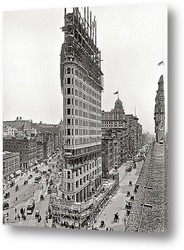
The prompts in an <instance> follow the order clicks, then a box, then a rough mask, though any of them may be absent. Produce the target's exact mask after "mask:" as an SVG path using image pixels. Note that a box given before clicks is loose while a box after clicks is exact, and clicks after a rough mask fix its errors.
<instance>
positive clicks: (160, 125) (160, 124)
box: [154, 75, 165, 142]
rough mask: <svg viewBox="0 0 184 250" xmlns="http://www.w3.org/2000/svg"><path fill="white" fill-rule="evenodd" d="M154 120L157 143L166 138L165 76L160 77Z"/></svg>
mask: <svg viewBox="0 0 184 250" xmlns="http://www.w3.org/2000/svg"><path fill="white" fill-rule="evenodd" d="M154 120H155V133H156V141H157V142H159V141H160V140H164V138H165V97H164V78H163V75H161V76H160V79H159V81H158V90H157V92H156V98H155V110H154Z"/></svg>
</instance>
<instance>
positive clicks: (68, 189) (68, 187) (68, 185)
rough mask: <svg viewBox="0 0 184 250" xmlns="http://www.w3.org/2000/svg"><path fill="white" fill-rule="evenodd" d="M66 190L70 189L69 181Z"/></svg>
mask: <svg viewBox="0 0 184 250" xmlns="http://www.w3.org/2000/svg"><path fill="white" fill-rule="evenodd" d="M67 191H70V183H67Z"/></svg>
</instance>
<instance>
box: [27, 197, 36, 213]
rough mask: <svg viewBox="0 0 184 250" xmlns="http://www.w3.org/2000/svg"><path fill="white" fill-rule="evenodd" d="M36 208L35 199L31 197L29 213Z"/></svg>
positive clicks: (28, 206) (28, 207)
mask: <svg viewBox="0 0 184 250" xmlns="http://www.w3.org/2000/svg"><path fill="white" fill-rule="evenodd" d="M34 208H35V200H34V199H33V198H31V199H30V200H29V202H28V205H27V214H32V213H33V210H34Z"/></svg>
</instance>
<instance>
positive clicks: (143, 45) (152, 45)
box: [3, 4, 167, 133]
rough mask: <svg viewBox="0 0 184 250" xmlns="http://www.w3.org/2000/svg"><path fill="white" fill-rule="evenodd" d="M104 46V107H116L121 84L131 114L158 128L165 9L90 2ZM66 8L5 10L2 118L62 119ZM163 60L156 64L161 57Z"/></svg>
mask: <svg viewBox="0 0 184 250" xmlns="http://www.w3.org/2000/svg"><path fill="white" fill-rule="evenodd" d="M90 10H92V12H93V15H95V16H96V19H97V44H98V47H99V48H100V50H101V51H102V59H103V62H102V71H103V73H104V92H103V94H102V109H104V110H105V111H109V110H111V109H112V108H113V107H114V102H115V100H116V98H117V95H113V93H114V92H116V91H117V90H119V94H120V95H119V97H120V99H121V100H122V102H123V106H124V109H125V113H126V114H130V113H132V114H135V107H136V114H137V116H138V118H139V121H140V123H141V124H142V125H143V129H144V130H148V131H150V132H151V133H153V132H154V120H153V113H154V104H155V103H154V102H155V95H156V90H157V88H158V85H157V83H158V80H159V77H160V75H161V74H164V78H165V91H166V93H165V94H166V97H167V74H166V73H167V72H166V68H167V56H166V51H167V46H166V37H167V33H166V9H165V7H163V6H161V5H159V4H154V5H153V4H149V5H142V4H140V5H121V6H109V7H95V8H94V7H93V8H92V7H91V8H90ZM63 12H64V11H63V9H50V10H26V11H10V12H4V17H3V97H4V98H3V113H4V114H3V119H4V120H14V119H15V118H16V117H17V116H21V117H22V118H23V119H32V120H33V121H34V122H39V121H43V122H46V123H59V122H60V120H61V118H62V116H63V114H62V112H63V109H62V94H61V88H60V68H59V66H60V56H59V55H60V50H61V45H62V43H63V39H64V36H63V33H62V32H61V30H60V27H62V26H63V24H64V17H63ZM162 60H163V61H164V66H163V65H161V66H159V67H158V66H157V65H158V63H159V62H160V61H162ZM166 99H167V98H166Z"/></svg>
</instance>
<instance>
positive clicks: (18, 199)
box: [3, 155, 58, 227]
mask: <svg viewBox="0 0 184 250" xmlns="http://www.w3.org/2000/svg"><path fill="white" fill-rule="evenodd" d="M57 160H58V158H57V155H56V156H55V157H53V158H52V159H51V160H50V161H49V162H48V165H47V166H48V169H49V168H50V169H51V171H52V172H51V173H50V176H49V180H50V179H53V178H54V177H55V173H56V171H57V167H56V166H57ZM35 167H36V166H35ZM35 167H34V169H35ZM37 169H38V173H36V171H33V168H32V169H31V170H29V171H28V172H26V173H24V174H23V176H21V177H18V178H17V179H16V180H15V185H14V186H13V187H11V188H10V187H9V188H6V189H5V193H7V192H10V197H9V198H7V199H4V201H7V202H8V203H9V209H7V210H4V211H3V214H4V215H7V214H8V216H5V223H6V224H11V225H16V226H29V227H32V226H36V227H37V226H38V227H44V226H49V227H51V221H50V220H48V222H47V223H46V221H45V217H46V211H47V210H48V205H49V200H50V194H48V193H47V187H48V185H47V184H46V175H45V174H41V180H40V181H39V183H35V176H38V175H39V173H40V172H42V171H43V169H46V165H45V164H43V163H42V164H38V165H37ZM30 175H32V177H31V178H30V179H29V178H28V177H29V176H30ZM24 181H28V183H27V184H26V185H24ZM16 185H18V187H19V190H18V191H16V190H15V186H16ZM41 195H43V197H44V200H40V196H41ZM32 198H33V199H34V200H35V208H34V211H33V213H32V214H31V215H29V214H27V206H28V204H29V202H30V200H31V199H32ZM21 208H23V209H25V216H26V219H25V220H23V219H22V218H20V220H19V219H18V218H17V215H21V214H20V209H21ZM37 210H39V213H40V215H41V218H42V219H41V221H40V222H38V220H37V219H36V218H35V212H36V211H37Z"/></svg>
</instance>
